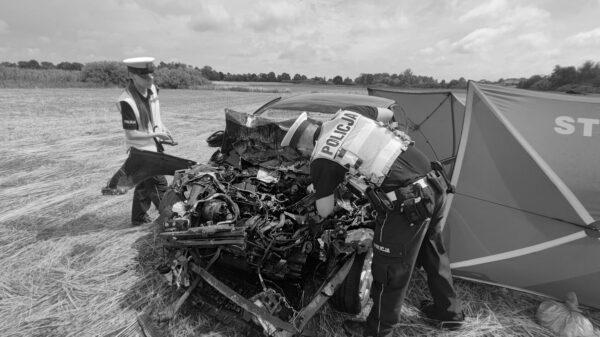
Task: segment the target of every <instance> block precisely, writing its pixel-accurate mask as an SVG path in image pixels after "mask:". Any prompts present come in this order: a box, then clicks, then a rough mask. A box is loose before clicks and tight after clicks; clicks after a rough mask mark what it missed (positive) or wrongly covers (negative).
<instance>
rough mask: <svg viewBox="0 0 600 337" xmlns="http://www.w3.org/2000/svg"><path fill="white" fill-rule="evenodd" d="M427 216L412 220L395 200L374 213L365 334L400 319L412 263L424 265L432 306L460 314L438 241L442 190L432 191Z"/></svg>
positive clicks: (379, 332)
mask: <svg viewBox="0 0 600 337" xmlns="http://www.w3.org/2000/svg"><path fill="white" fill-rule="evenodd" d="M435 199H436V202H435V207H434V211H433V215H432V217H431V220H426V221H423V222H421V223H411V222H410V221H409V220H408V218H407V217H406V216H405V215H404V214H402V213H401V211H400V207H398V206H396V207H395V209H394V210H393V211H391V212H386V213H384V215H383V216H381V217H378V219H377V224H376V228H375V236H374V239H373V246H374V249H373V252H374V256H373V263H372V266H371V271H372V273H373V285H372V288H371V296H372V297H373V307H372V309H371V312H370V314H369V316H368V317H367V331H366V332H367V333H368V335H369V336H392V332H393V330H394V327H395V326H396V325H397V324H398V323H399V322H400V316H401V315H400V312H401V308H402V302H403V301H404V298H405V296H406V291H407V289H408V284H409V282H410V278H411V276H412V272H413V269H414V267H415V264H416V263H418V264H419V265H421V266H423V268H424V269H425V272H426V273H427V283H428V286H429V291H430V293H431V295H432V298H433V301H434V305H435V308H436V312H437V311H439V313H440V314H441V315H450V316H454V315H455V314H456V315H460V313H461V311H462V309H461V307H460V306H461V305H460V301H459V300H458V298H457V295H456V292H455V290H454V286H453V284H452V275H451V273H450V266H449V260H448V255H447V253H446V249H445V248H444V244H443V241H442V231H441V226H440V220H441V219H442V217H443V215H442V212H443V209H444V207H443V206H444V204H445V202H446V194H445V193H436V197H435Z"/></svg>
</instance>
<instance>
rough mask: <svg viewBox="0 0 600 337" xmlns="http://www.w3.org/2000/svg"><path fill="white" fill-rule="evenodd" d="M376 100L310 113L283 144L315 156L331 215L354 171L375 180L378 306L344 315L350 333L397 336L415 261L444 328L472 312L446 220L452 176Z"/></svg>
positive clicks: (316, 176) (325, 210)
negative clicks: (457, 276)
mask: <svg viewBox="0 0 600 337" xmlns="http://www.w3.org/2000/svg"><path fill="white" fill-rule="evenodd" d="M378 110H381V108H379V109H375V108H373V107H349V108H346V109H345V110H341V111H339V112H338V113H337V114H336V115H335V117H334V118H333V119H331V120H330V121H327V122H324V123H323V124H322V125H320V126H319V125H317V124H316V123H313V122H312V121H311V120H309V119H308V118H307V115H306V113H303V114H302V115H301V116H300V117H298V119H296V121H295V122H294V124H293V125H292V126H291V127H290V129H289V130H288V131H287V133H286V134H285V136H284V138H283V140H282V142H281V146H291V147H293V148H295V149H297V150H298V151H300V152H301V153H302V154H304V155H306V156H310V158H311V162H310V175H311V180H312V182H313V187H314V190H315V197H316V208H317V212H318V213H319V215H320V216H321V217H323V218H325V217H327V216H329V215H330V214H332V212H333V209H334V204H335V200H334V196H333V192H334V189H335V188H336V186H338V184H340V183H341V182H343V181H344V179H345V177H346V174H347V173H350V174H352V175H357V176H361V177H363V178H364V179H365V181H367V182H368V185H369V188H368V189H367V191H366V193H365V194H366V196H367V198H368V199H369V201H370V202H371V204H372V206H373V207H374V208H375V209H376V211H377V214H378V216H377V221H376V227H375V232H374V237H373V252H374V256H373V262H372V266H371V270H372V273H373V285H372V289H371V296H372V297H373V307H372V309H371V312H370V314H369V316H368V318H367V320H366V322H364V321H362V322H361V321H352V320H348V321H345V322H344V330H345V331H346V333H347V334H348V335H350V336H392V332H393V329H394V326H396V325H397V324H398V323H399V321H400V309H401V307H402V302H403V300H404V297H405V296H406V290H407V288H408V283H409V281H410V278H411V275H412V271H413V269H414V266H415V264H417V263H418V264H419V265H421V266H423V268H424V269H425V271H426V273H427V281H428V286H429V290H430V292H431V295H432V298H433V303H432V304H430V305H427V306H425V307H423V308H422V311H423V312H424V314H425V315H426V316H427V317H428V318H429V319H431V320H432V322H435V323H436V324H437V326H439V327H442V328H449V329H456V328H459V327H460V326H461V324H462V322H463V320H464V315H463V313H462V309H461V304H460V301H459V300H458V298H457V295H456V291H455V289H454V286H453V283H452V275H451V272H450V266H449V260H448V255H447V253H446V249H445V248H444V244H443V242H442V233H441V228H440V220H441V219H442V217H443V215H442V212H443V208H444V204H445V200H446V193H447V191H448V190H449V187H450V183H449V181H448V180H447V178H446V177H445V175H444V174H443V172H441V171H442V168H441V167H439V166H437V165H433V166H435V167H437V170H432V163H431V162H430V161H429V159H428V158H427V157H426V156H425V155H424V154H423V153H422V152H421V151H419V150H418V149H417V148H415V147H414V146H413V144H412V142H411V141H410V138H409V137H408V136H406V135H405V134H404V133H402V132H401V131H398V130H391V129H389V128H387V127H386V126H385V125H384V124H383V123H381V122H377V121H376V120H374V119H375V117H377V111H378Z"/></svg>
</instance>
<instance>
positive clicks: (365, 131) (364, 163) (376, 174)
mask: <svg viewBox="0 0 600 337" xmlns="http://www.w3.org/2000/svg"><path fill="white" fill-rule="evenodd" d="M408 146H409V142H408V141H405V140H402V139H401V138H400V137H398V136H396V135H394V133H393V132H392V131H391V130H390V129H388V128H387V127H385V126H383V124H382V123H380V122H376V121H374V120H372V119H369V118H367V117H363V116H361V115H360V114H358V113H355V112H352V111H340V112H338V113H337V114H336V116H335V117H334V118H333V119H332V120H330V121H327V122H324V123H323V124H322V126H321V134H320V136H319V139H318V140H317V143H316V144H315V149H314V150H313V153H312V156H311V161H312V160H315V159H317V158H324V159H329V160H332V161H334V162H336V163H339V164H340V165H342V166H344V167H346V168H348V169H349V170H350V172H353V171H358V173H360V174H362V175H363V176H365V177H366V178H367V179H368V180H369V181H370V182H372V183H374V184H375V185H377V186H381V183H382V182H383V180H384V179H385V177H386V176H387V174H388V172H389V171H390V168H391V167H392V164H393V163H394V161H395V160H396V158H397V157H398V156H399V155H400V154H401V153H402V152H404V151H406V149H407V148H408Z"/></svg>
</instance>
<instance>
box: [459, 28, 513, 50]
mask: <svg viewBox="0 0 600 337" xmlns="http://www.w3.org/2000/svg"><path fill="white" fill-rule="evenodd" d="M507 30H508V29H507V28H506V27H500V28H480V29H476V30H474V31H472V32H471V33H469V34H467V35H466V36H465V37H463V38H462V39H460V40H458V41H457V42H454V43H452V44H451V46H450V47H451V49H452V50H454V51H456V52H459V53H462V54H473V53H481V52H487V51H489V50H490V49H493V48H494V45H495V43H496V42H495V41H496V40H497V38H498V37H500V36H501V35H502V34H504V33H505V32H507Z"/></svg>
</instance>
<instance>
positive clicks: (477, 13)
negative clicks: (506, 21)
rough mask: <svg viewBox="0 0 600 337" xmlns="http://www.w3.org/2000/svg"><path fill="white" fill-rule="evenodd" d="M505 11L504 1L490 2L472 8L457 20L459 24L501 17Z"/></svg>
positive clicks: (494, 0) (493, 0)
mask: <svg viewBox="0 0 600 337" xmlns="http://www.w3.org/2000/svg"><path fill="white" fill-rule="evenodd" d="M506 9H507V4H506V1H505V0H492V1H487V2H484V3H483V4H481V5H479V6H476V7H474V8H473V9H471V10H469V11H467V12H466V13H465V14H463V15H461V16H460V17H459V18H458V21H459V22H465V21H469V20H475V19H481V18H483V19H486V18H495V17H498V16H502V15H503V13H504V12H505V11H506Z"/></svg>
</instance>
